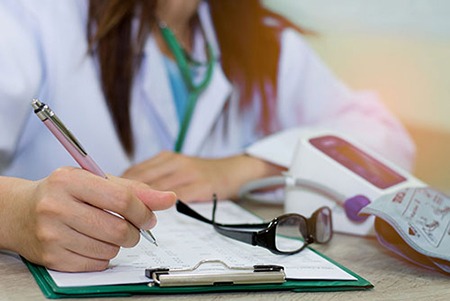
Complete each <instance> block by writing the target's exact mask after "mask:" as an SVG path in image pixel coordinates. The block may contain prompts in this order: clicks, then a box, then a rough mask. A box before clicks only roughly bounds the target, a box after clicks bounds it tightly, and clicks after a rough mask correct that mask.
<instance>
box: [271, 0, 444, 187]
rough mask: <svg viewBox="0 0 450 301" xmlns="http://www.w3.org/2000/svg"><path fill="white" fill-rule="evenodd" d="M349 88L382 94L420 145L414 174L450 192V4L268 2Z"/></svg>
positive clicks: (426, 0) (419, 0)
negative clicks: (309, 33)
mask: <svg viewBox="0 0 450 301" xmlns="http://www.w3.org/2000/svg"><path fill="white" fill-rule="evenodd" d="M265 4H266V5H267V6H268V7H270V8H271V9H273V10H275V11H277V12H279V13H281V14H283V15H285V16H286V17H288V18H289V19H290V20H292V21H293V22H294V23H296V24H298V25H300V26H302V27H304V28H307V29H311V30H313V31H315V32H316V33H317V35H315V36H310V37H307V40H308V41H309V43H310V44H311V46H312V47H313V48H314V49H315V50H316V52H317V53H318V54H319V55H320V56H321V57H322V59H323V60H324V61H325V63H327V64H328V66H329V67H330V68H331V69H332V70H333V72H334V73H335V74H336V76H337V77H339V78H341V79H342V80H343V81H344V82H345V83H346V84H347V85H348V86H349V87H351V88H352V89H355V90H367V89H369V90H374V91H376V92H378V94H379V95H380V98H381V99H382V100H383V101H384V103H385V104H386V106H387V107H389V108H390V110H391V111H392V112H393V113H394V114H395V115H396V116H397V117H398V118H399V119H400V120H401V121H402V122H403V124H404V125H405V126H406V127H407V129H408V131H409V132H410V134H411V136H412V137H413V139H414V141H415V142H416V146H417V160H416V163H415V169H414V171H413V173H414V175H415V176H416V177H418V178H420V179H422V180H423V181H425V182H426V183H428V184H429V185H430V186H433V187H435V188H437V189H439V190H441V191H443V192H445V193H450V162H449V161H450V160H449V159H450V156H449V155H450V116H449V114H450V1H448V0H365V1H362V0H339V1H334V0H306V1H298V0H265Z"/></svg>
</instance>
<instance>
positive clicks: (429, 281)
mask: <svg viewBox="0 0 450 301" xmlns="http://www.w3.org/2000/svg"><path fill="white" fill-rule="evenodd" d="M243 206H244V207H246V208H247V209H250V210H252V211H253V212H255V213H256V214H258V215H260V216H262V217H265V218H269V217H273V216H276V215H278V214H280V213H281V212H282V208H281V207H280V206H273V205H259V204H253V203H245V204H243ZM314 248H315V249H317V250H318V251H320V252H322V253H323V254H325V255H326V256H328V257H330V258H332V259H334V260H335V261H337V262H339V263H341V264H342V265H344V266H346V267H348V268H349V269H351V270H353V271H354V272H355V273H357V274H359V275H361V276H362V277H364V278H366V279H367V280H369V281H370V282H371V283H372V284H373V285H374V286H375V288H374V289H372V290H370V291H356V292H327V293H293V292H284V291H274V292H260V293H258V292H239V293H215V294H193V295H170V296H161V295H158V296H154V295H153V296H134V297H131V298H114V299H113V300H114V301H120V300H133V299H144V298H149V299H150V298H158V299H162V300H167V301H169V300H199V301H201V300H212V299H214V300H275V299H276V300H305V299H306V300H346V301H351V300H430V301H431V300H433V301H434V300H448V298H449V296H450V277H448V276H446V275H443V274H440V273H437V272H432V271H428V270H425V269H422V268H419V267H416V266H414V265H412V264H410V263H408V262H406V261H404V260H402V259H400V258H399V257H397V256H395V255H393V254H392V253H391V252H389V251H388V250H386V249H385V248H384V247H382V246H381V245H380V244H379V243H378V242H377V241H376V239H370V238H362V237H354V236H348V235H341V234H336V235H335V236H334V237H333V239H332V241H331V242H330V243H329V244H328V245H322V246H320V245H316V246H314ZM0 272H1V274H0V300H2V301H3V300H47V299H46V298H45V297H44V296H43V295H42V293H41V290H40V289H39V287H38V286H37V284H36V282H35V281H34V279H33V277H32V275H31V273H30V272H29V271H28V269H27V268H26V267H25V265H24V264H23V263H22V262H21V261H20V259H18V258H17V257H16V256H11V255H6V254H3V253H0ZM85 300H86V299H85ZM87 300H103V301H104V300H106V299H105V298H95V299H87Z"/></svg>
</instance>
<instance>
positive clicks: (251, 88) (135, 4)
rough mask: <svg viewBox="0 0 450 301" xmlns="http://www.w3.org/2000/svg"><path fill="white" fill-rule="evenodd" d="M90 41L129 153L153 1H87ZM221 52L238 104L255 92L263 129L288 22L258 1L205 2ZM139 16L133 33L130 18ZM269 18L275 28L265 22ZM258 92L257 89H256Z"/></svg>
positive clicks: (246, 101) (274, 90) (268, 119)
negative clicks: (136, 85)
mask: <svg viewBox="0 0 450 301" xmlns="http://www.w3.org/2000/svg"><path fill="white" fill-rule="evenodd" d="M89 3H90V5H89V20H88V29H87V33H88V39H89V45H90V51H91V53H92V54H94V55H96V56H97V57H98V61H99V65H100V73H101V74H100V76H101V82H102V89H103V92H104V95H105V98H106V101H107V103H108V107H109V109H110V112H111V115H112V118H113V120H114V122H115V125H116V130H117V132H118V135H119V138H120V141H121V143H122V145H123V147H124V149H125V150H126V152H127V153H128V155H132V153H133V137H132V131H131V122H130V114H129V104H130V98H131V87H132V83H133V79H134V76H135V74H136V72H137V70H138V68H139V64H140V57H141V52H142V49H143V45H144V41H145V38H146V37H147V35H148V33H149V31H150V28H152V26H153V25H154V24H155V13H154V12H155V9H156V3H157V0H91V1H90V2H89ZM209 4H210V8H211V15H212V19H213V23H214V27H215V30H216V33H217V38H218V42H219V47H220V52H221V57H220V60H221V64H222V68H223V69H224V72H225V74H226V75H227V77H228V78H229V80H230V81H231V83H232V84H233V85H234V86H235V87H236V88H238V89H239V91H241V99H240V101H241V105H242V107H243V108H245V107H248V105H249V104H250V103H251V101H252V99H254V96H255V93H258V94H257V95H258V96H259V97H260V99H261V104H262V106H261V107H262V110H261V118H260V120H261V124H260V126H261V130H262V131H264V132H270V130H271V129H272V128H273V122H274V121H273V116H271V108H272V107H273V105H274V101H275V98H276V95H277V74H278V58H279V53H280V43H279V32H280V29H281V28H283V27H285V26H292V24H291V23H289V22H288V21H287V20H286V19H284V18H282V17H281V16H279V15H277V14H275V13H273V12H271V11H269V10H267V9H266V8H264V7H263V6H262V4H261V3H260V1H259V0H245V1H240V0H228V1H224V0H209ZM136 17H137V19H138V20H139V22H138V24H139V26H138V30H137V33H134V32H133V31H132V21H133V20H134V19H135V18H136ZM268 18H271V19H272V20H277V22H278V26H268V25H267V24H266V22H267V21H268ZM256 91H258V92H256Z"/></svg>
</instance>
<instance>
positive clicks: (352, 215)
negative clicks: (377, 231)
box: [343, 195, 370, 223]
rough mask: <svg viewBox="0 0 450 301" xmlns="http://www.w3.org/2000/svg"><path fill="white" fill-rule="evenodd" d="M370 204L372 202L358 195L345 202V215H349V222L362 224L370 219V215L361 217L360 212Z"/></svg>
mask: <svg viewBox="0 0 450 301" xmlns="http://www.w3.org/2000/svg"><path fill="white" fill-rule="evenodd" d="M369 204H370V200H369V199H368V198H367V197H366V196H363V195H356V196H354V197H351V198H349V199H347V200H346V201H345V202H344V205H343V207H344V210H345V215H347V217H348V218H349V220H351V221H353V222H357V223H362V222H364V221H365V220H366V219H367V218H368V217H369V215H367V214H361V215H360V214H359V212H360V211H361V209H362V208H364V207H366V206H367V205H369Z"/></svg>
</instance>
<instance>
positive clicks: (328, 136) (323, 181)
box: [285, 132, 425, 235]
mask: <svg viewBox="0 0 450 301" xmlns="http://www.w3.org/2000/svg"><path fill="white" fill-rule="evenodd" d="M285 178H286V179H287V181H286V188H285V211H286V212H298V213H301V214H303V215H305V216H310V215H311V214H312V213H313V212H314V211H315V210H316V209H317V208H319V207H321V206H328V207H330V208H332V211H333V226H334V230H335V231H337V232H343V233H351V234H357V235H371V234H372V233H373V227H372V226H373V218H371V217H370V218H367V219H366V218H363V217H358V212H359V210H360V209H361V208H362V207H364V206H365V205H367V204H368V203H369V202H370V201H371V200H375V199H376V198H378V197H380V196H382V195H384V194H388V193H391V192H394V191H396V190H398V189H400V188H404V187H410V186H415V187H417V186H425V184H424V183H423V182H421V181H420V180H418V179H417V178H415V177H413V176H412V175H411V174H409V173H408V172H406V171H405V170H403V169H401V168H400V167H398V166H396V165H395V164H394V163H392V162H389V161H388V160H386V159H384V158H382V157H381V156H379V155H378V154H376V153H374V152H372V151H370V150H368V149H367V148H365V147H363V146H362V145H359V144H358V143H357V142H356V141H352V140H351V139H350V138H348V137H345V136H343V135H341V134H336V133H331V132H327V133H320V134H318V133H314V134H308V135H304V136H303V137H301V139H300V140H299V142H298V144H297V150H296V152H295V155H294V157H293V161H292V164H291V166H290V169H289V171H288V172H287V173H286V175H285Z"/></svg>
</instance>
